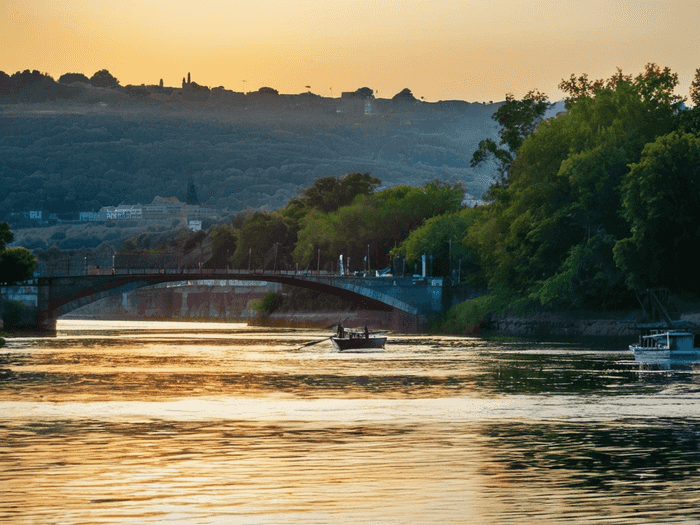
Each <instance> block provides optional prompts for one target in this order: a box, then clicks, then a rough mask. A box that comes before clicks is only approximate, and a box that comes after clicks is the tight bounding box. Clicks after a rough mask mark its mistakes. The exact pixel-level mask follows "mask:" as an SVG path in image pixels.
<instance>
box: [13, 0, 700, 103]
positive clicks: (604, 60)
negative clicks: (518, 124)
mask: <svg viewBox="0 0 700 525" xmlns="http://www.w3.org/2000/svg"><path fill="white" fill-rule="evenodd" d="M0 13H1V15H2V16H1V18H0V70H2V71H5V72H6V73H8V74H12V73H14V72H16V71H19V70H24V69H38V70H39V71H42V72H46V73H49V74H51V75H52V76H53V77H54V78H55V79H58V77H59V76H60V75H62V74H63V73H67V72H74V73H84V74H85V75H87V76H88V77H89V76H91V75H92V74H93V73H94V72H95V71H97V70H99V69H108V70H109V71H110V72H111V73H112V74H113V75H114V76H115V77H117V78H118V79H119V81H120V83H121V84H122V85H126V84H141V83H146V84H156V83H158V81H159V80H160V79H161V78H162V79H163V82H164V84H165V85H166V86H179V85H180V83H181V81H182V77H183V76H186V75H187V73H188V72H190V73H191V74H192V80H193V81H196V82H197V83H199V84H203V85H207V86H210V87H214V86H225V87H226V88H228V89H233V90H235V91H254V90H257V89H259V88H260V87H262V86H270V87H273V88H275V89H277V90H279V91H280V92H281V93H301V92H304V91H307V89H306V87H305V86H311V91H312V92H314V93H317V94H319V95H323V96H334V97H338V96H340V93H341V92H342V91H354V90H355V89H357V88H359V87H362V86H368V87H370V88H372V89H374V90H375V91H376V92H378V96H379V97H391V96H393V95H395V94H396V93H398V92H399V91H401V90H402V89H403V88H406V87H407V88H409V89H411V91H413V94H414V95H415V96H416V97H418V98H420V97H424V99H425V100H426V101H437V100H450V99H459V100H467V101H486V102H488V101H490V100H493V101H496V100H503V98H504V95H505V93H507V92H512V93H514V94H515V96H516V97H522V96H523V95H524V94H525V93H526V92H527V91H528V90H530V89H532V88H538V89H539V90H540V91H544V92H545V93H547V94H548V95H549V96H550V98H551V99H553V100H557V99H560V98H561V97H562V93H561V92H560V91H559V90H558V88H557V85H558V84H559V82H560V80H561V79H562V78H564V77H569V75H570V74H571V73H576V74H580V73H584V72H585V73H588V75H589V77H592V78H600V77H608V76H610V75H611V74H612V73H614V72H615V68H616V67H620V68H622V70H623V71H624V72H625V73H633V74H637V73H639V72H640V71H642V69H643V68H644V65H645V64H646V63H647V62H656V63H658V64H659V65H661V66H668V67H670V68H671V69H672V70H673V71H674V72H677V73H678V74H679V77H680V86H679V88H678V93H679V94H681V95H683V96H687V95H688V87H689V85H690V82H691V81H692V78H693V75H694V72H695V69H696V68H700V29H698V28H700V2H697V1H683V0H680V1H679V0H676V1H671V0H659V1H638V0H539V1H538V0H486V1H479V2H476V1H471V0H401V1H395V0H385V1H381V0H196V1H189V0H139V1H136V0H120V1H118V2H117V1H106V0H104V1H103V0H0Z"/></svg>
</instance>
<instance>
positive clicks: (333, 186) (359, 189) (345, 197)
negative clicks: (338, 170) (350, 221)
mask: <svg viewBox="0 0 700 525" xmlns="http://www.w3.org/2000/svg"><path fill="white" fill-rule="evenodd" d="M380 184H381V180H379V179H377V178H375V177H372V176H371V175H370V174H369V173H350V174H348V175H345V176H344V177H341V178H338V177H322V178H320V179H316V180H315V181H314V183H313V185H312V186H310V187H309V188H306V189H305V190H303V191H302V192H301V196H300V198H299V201H300V202H297V203H295V204H293V205H292V206H296V205H298V204H299V203H301V204H302V205H303V206H304V207H310V208H315V209H317V210H320V211H322V212H325V213H330V212H333V211H335V210H337V209H338V208H340V207H341V206H347V205H348V204H350V203H351V202H352V201H353V199H354V198H355V197H357V196H358V195H370V194H371V193H372V192H373V191H374V190H375V189H376V188H377V186H379V185H380Z"/></svg>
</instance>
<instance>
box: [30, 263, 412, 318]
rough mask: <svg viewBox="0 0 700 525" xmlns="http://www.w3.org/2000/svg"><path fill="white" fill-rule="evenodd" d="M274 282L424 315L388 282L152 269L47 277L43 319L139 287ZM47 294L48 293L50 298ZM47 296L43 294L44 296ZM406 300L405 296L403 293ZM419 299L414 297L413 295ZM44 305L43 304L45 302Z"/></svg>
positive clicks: (292, 274) (291, 274) (290, 274)
mask: <svg viewBox="0 0 700 525" xmlns="http://www.w3.org/2000/svg"><path fill="white" fill-rule="evenodd" d="M207 280H227V281H230V280H233V281H269V282H277V283H281V284H287V285H291V286H299V287H303V288H309V289H312V290H316V291H320V292H324V293H329V294H332V295H336V296H338V297H342V298H344V299H347V300H349V301H352V302H355V303H357V304H360V305H362V306H365V307H366V308H369V309H374V310H385V311H392V310H398V311H400V312H402V313H404V314H408V315H409V316H415V317H419V316H420V315H421V310H422V309H421V308H419V306H420V305H418V306H417V305H416V304H412V303H411V302H408V301H406V300H405V299H404V298H403V297H401V288H400V287H398V286H397V285H396V283H395V282H394V286H391V285H390V284H391V283H388V281H387V280H386V279H381V278H379V279H377V278H347V277H340V276H335V275H331V274H317V275H310V274H299V273H295V272H269V273H264V272H239V271H225V270H215V271H213V273H212V271H209V273H200V272H197V273H195V272H194V271H191V270H190V271H187V270H183V271H181V270H178V271H166V272H163V273H159V272H158V271H157V270H156V271H151V270H142V271H137V270H130V271H129V272H128V273H118V274H116V275H96V276H73V277H43V278H40V279H39V284H40V288H44V291H43V295H45V296H46V297H45V301H44V303H45V304H44V307H43V308H41V306H40V309H41V310H43V315H44V317H46V318H51V319H56V318H57V317H60V316H61V315H64V314H66V313H68V312H70V311H72V310H75V309H76V308H80V307H82V306H86V305H88V304H90V303H92V302H95V301H98V300H100V299H102V298H105V297H109V296H114V295H120V294H122V293H125V292H130V291H133V290H136V289H139V288H144V287H148V286H153V285H156V284H160V283H164V282H179V281H207ZM47 291H48V293H47ZM41 295H42V293H40V296H41ZM404 295H405V294H404ZM414 295H415V294H414ZM40 302H41V301H40Z"/></svg>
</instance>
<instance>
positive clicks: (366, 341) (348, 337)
mask: <svg viewBox="0 0 700 525" xmlns="http://www.w3.org/2000/svg"><path fill="white" fill-rule="evenodd" d="M330 339H331V343H333V347H334V348H335V349H336V350H340V351H341V352H342V351H343V350H359V349H363V348H384V345H385V344H386V340H387V338H386V337H382V336H374V335H373V334H370V332H369V330H368V329H367V327H366V326H365V329H364V331H362V330H346V329H345V328H343V325H342V324H339V325H338V333H337V334H335V335H332V336H331V337H330Z"/></svg>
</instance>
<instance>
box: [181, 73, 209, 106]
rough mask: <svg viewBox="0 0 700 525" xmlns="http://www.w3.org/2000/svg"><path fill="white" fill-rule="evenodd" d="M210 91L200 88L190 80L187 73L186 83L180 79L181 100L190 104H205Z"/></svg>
mask: <svg viewBox="0 0 700 525" xmlns="http://www.w3.org/2000/svg"><path fill="white" fill-rule="evenodd" d="M210 94H211V90H210V89H209V88H208V87H207V86H200V85H199V84H197V83H196V82H192V81H191V80H190V74H189V73H187V81H186V82H185V79H184V78H183V79H182V100H188V101H190V102H206V101H207V100H209V95H210Z"/></svg>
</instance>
